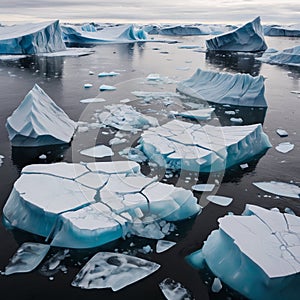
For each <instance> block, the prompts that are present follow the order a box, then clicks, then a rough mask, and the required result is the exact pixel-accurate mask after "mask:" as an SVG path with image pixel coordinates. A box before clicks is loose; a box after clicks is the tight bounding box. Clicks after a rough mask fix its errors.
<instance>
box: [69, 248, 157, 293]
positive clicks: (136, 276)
mask: <svg viewBox="0 0 300 300" xmlns="http://www.w3.org/2000/svg"><path fill="white" fill-rule="evenodd" d="M159 268H160V265H159V264H157V263H154V262H151V261H147V260H145V259H141V258H138V257H134V256H129V255H125V254H119V253H110V252H99V253H97V254H96V255H94V256H93V257H92V258H91V259H90V260H89V261H88V262H87V264H86V265H85V266H84V267H83V268H82V269H81V271H80V272H79V273H78V274H77V275H76V277H75V279H74V281H73V282H72V286H74V287H80V288H82V289H104V288H111V289H112V290H113V291H114V292H115V291H118V290H120V289H122V288H124V287H126V286H128V285H130V284H132V283H135V282H137V281H139V280H141V279H143V278H145V277H147V276H149V275H150V274H152V273H154V272H155V271H157V270H158V269H159Z"/></svg>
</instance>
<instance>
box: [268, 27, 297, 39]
mask: <svg viewBox="0 0 300 300" xmlns="http://www.w3.org/2000/svg"><path fill="white" fill-rule="evenodd" d="M263 29H264V35H266V36H290V37H300V24H295V25H289V26H281V25H265V26H263Z"/></svg>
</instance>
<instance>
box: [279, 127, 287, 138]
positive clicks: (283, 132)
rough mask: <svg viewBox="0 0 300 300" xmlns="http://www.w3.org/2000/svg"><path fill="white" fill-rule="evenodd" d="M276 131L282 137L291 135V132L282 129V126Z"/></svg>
mask: <svg viewBox="0 0 300 300" xmlns="http://www.w3.org/2000/svg"><path fill="white" fill-rule="evenodd" d="M276 133H277V134H278V135H279V136H280V137H286V136H288V135H289V134H288V133H287V131H286V130H284V129H280V128H279V129H277V130H276Z"/></svg>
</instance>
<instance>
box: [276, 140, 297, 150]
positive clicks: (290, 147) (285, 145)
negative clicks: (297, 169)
mask: <svg viewBox="0 0 300 300" xmlns="http://www.w3.org/2000/svg"><path fill="white" fill-rule="evenodd" d="M294 147H295V145H294V144H292V143H290V142H284V143H280V144H279V145H278V146H276V147H275V149H276V150H277V151H278V152H281V153H288V152H290V151H292V150H293V149H294Z"/></svg>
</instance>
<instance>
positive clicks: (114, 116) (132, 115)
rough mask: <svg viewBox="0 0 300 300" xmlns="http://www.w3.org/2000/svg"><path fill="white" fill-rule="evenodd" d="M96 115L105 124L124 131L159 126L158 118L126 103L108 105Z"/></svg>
mask: <svg viewBox="0 0 300 300" xmlns="http://www.w3.org/2000/svg"><path fill="white" fill-rule="evenodd" d="M96 116H97V118H98V120H99V121H100V122H101V123H103V124H104V125H107V126H111V127H114V128H116V129H119V130H124V131H137V130H141V129H144V128H148V127H151V126H158V121H157V119H156V118H154V117H150V116H146V115H144V114H142V113H140V112H138V111H136V110H135V109H134V108H133V107H132V106H131V105H126V104H114V105H107V106H105V111H103V112H100V113H97V114H96Z"/></svg>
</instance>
